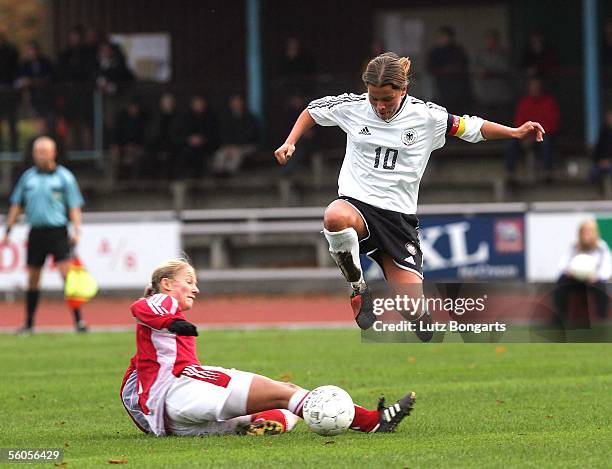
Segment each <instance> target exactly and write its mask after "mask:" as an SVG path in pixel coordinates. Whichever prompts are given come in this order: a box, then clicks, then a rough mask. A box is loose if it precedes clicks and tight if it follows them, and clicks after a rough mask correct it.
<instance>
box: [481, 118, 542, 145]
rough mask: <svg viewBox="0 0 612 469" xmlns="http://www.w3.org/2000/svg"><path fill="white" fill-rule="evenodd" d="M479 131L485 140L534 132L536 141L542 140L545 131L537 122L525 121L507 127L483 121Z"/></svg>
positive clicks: (523, 136)
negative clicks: (515, 125)
mask: <svg viewBox="0 0 612 469" xmlns="http://www.w3.org/2000/svg"><path fill="white" fill-rule="evenodd" d="M480 133H482V136H483V137H484V138H485V139H487V140H499V139H502V138H518V139H522V138H525V137H527V136H529V135H532V134H534V133H535V137H536V141H538V142H541V141H542V140H544V134H545V133H546V131H545V130H544V127H542V126H541V125H540V124H539V123H538V122H532V121H527V122H525V123H524V124H523V125H521V126H520V127H507V126H505V125H501V124H497V123H495V122H491V121H484V124H482V127H481V128H480Z"/></svg>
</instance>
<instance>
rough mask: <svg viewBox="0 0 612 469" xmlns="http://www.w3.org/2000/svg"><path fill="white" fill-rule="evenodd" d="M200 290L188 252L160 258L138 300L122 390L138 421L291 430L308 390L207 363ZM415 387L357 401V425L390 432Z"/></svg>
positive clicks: (159, 427)
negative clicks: (199, 340) (199, 343)
mask: <svg viewBox="0 0 612 469" xmlns="http://www.w3.org/2000/svg"><path fill="white" fill-rule="evenodd" d="M198 293H199V289H198V286H197V279H196V274H195V271H194V269H193V267H192V266H191V265H190V264H189V263H188V262H187V261H186V260H184V259H176V260H170V261H168V262H165V263H164V264H162V265H160V266H159V267H158V268H157V269H155V271H154V272H153V274H152V277H151V285H150V286H149V287H147V289H146V290H145V296H144V297H143V298H140V299H139V300H137V301H136V302H134V303H133V304H132V307H131V311H132V315H133V316H134V319H135V320H136V324H137V326H136V354H135V355H134V356H133V357H132V359H131V361H130V366H129V367H128V369H127V371H126V373H125V376H124V378H123V383H122V384H121V391H120V396H121V400H122V402H123V405H124V407H125V409H126V410H127V412H128V414H129V415H130V416H131V417H132V420H133V421H134V423H135V424H136V426H137V427H138V428H139V429H140V430H142V431H143V432H145V433H150V434H154V435H157V436H164V435H207V434H223V433H241V434H251V435H262V434H278V433H282V432H285V431H289V430H291V429H292V428H293V427H294V426H295V424H296V422H297V421H298V418H299V417H302V407H303V403H304V401H305V399H306V398H307V397H308V394H309V391H307V390H305V389H303V388H301V387H299V386H296V385H295V384H291V383H283V382H279V381H274V380H272V379H270V378H266V377H265V376H261V375H257V374H254V373H249V372H246V371H239V370H236V369H233V368H232V369H225V368H221V367H217V366H209V365H202V364H201V363H200V361H199V360H198V357H197V353H196V339H195V336H197V335H198V331H197V328H196V326H194V325H193V324H192V323H190V322H189V321H187V318H186V316H185V313H186V312H187V311H188V310H190V309H191V308H192V306H193V303H194V301H195V299H196V296H197V295H198ZM414 401H415V394H414V392H409V393H408V394H406V395H405V396H404V397H402V398H401V399H400V400H398V401H397V402H395V403H393V404H391V405H389V406H385V403H384V398H381V399H380V401H379V403H378V407H377V409H376V410H368V409H365V408H363V407H361V406H358V405H356V406H355V417H354V419H353V422H352V423H351V427H350V428H351V429H353V430H357V431H361V432H367V433H389V432H393V431H395V429H396V427H397V425H398V424H399V423H400V422H401V421H402V420H403V419H404V418H405V417H406V416H407V415H409V413H410V411H411V410H412V407H413V405H414Z"/></svg>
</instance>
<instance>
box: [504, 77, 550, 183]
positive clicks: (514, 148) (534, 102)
mask: <svg viewBox="0 0 612 469" xmlns="http://www.w3.org/2000/svg"><path fill="white" fill-rule="evenodd" d="M560 117H561V115H560V112H559V104H558V103H557V100H556V99H555V98H554V97H553V96H552V95H550V94H547V93H546V92H545V91H544V89H543V85H542V80H541V79H540V78H538V77H532V78H529V80H528V82H527V95H526V96H523V97H522V98H520V99H519V101H518V104H517V105H516V110H515V113H514V123H515V124H516V123H522V122H525V121H527V120H533V121H536V122H539V123H540V124H542V127H544V128H545V129H546V135H547V137H546V139H544V140H543V141H542V142H538V144H537V145H536V142H535V139H530V140H529V139H525V140H521V141H519V140H513V141H510V142H509V143H508V148H507V152H506V172H507V175H508V177H510V178H512V179H514V178H515V176H516V174H515V173H516V162H517V160H518V158H519V155H520V153H521V146H522V147H523V148H525V149H528V148H530V147H532V148H533V150H535V151H536V153H537V154H538V158H539V161H540V164H541V165H542V167H543V169H544V179H545V181H547V182H550V181H551V180H552V168H553V161H554V156H553V155H554V144H555V136H556V134H557V132H558V131H559V122H560ZM531 176H533V175H531Z"/></svg>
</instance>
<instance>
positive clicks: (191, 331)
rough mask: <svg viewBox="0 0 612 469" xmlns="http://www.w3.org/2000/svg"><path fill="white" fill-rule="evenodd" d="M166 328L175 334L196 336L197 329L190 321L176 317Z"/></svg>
mask: <svg viewBox="0 0 612 469" xmlns="http://www.w3.org/2000/svg"><path fill="white" fill-rule="evenodd" d="M168 330H169V331H170V332H173V333H174V334H176V335H190V336H197V335H198V329H197V328H196V327H195V326H194V325H193V324H191V323H190V322H187V321H183V320H182V319H177V320H176V321H174V322H173V323H172V324H170V325H169V326H168Z"/></svg>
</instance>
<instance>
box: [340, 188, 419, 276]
mask: <svg viewBox="0 0 612 469" xmlns="http://www.w3.org/2000/svg"><path fill="white" fill-rule="evenodd" d="M340 199H341V200H344V201H345V202H348V203H349V204H351V205H352V206H353V207H354V208H355V209H356V210H357V211H358V212H359V213H360V214H361V217H362V218H363V220H364V222H365V225H366V229H367V231H368V233H367V234H366V237H365V238H363V239H362V240H360V241H359V252H360V253H361V254H367V255H368V257H370V258H371V259H373V260H375V261H376V262H377V263H378V265H380V268H381V269H383V263H382V257H383V254H388V255H389V256H391V257H392V258H393V262H394V263H395V265H397V266H398V267H399V268H400V269H404V270H407V271H409V272H412V273H415V274H417V275H418V276H419V277H421V278H423V253H422V252H421V245H420V243H419V219H418V218H417V216H416V215H407V214H405V213H400V212H394V211H393V210H384V209H382V208H378V207H373V206H372V205H369V204H366V203H364V202H361V201H359V200H357V199H353V198H352V197H340ZM383 272H384V269H383Z"/></svg>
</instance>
